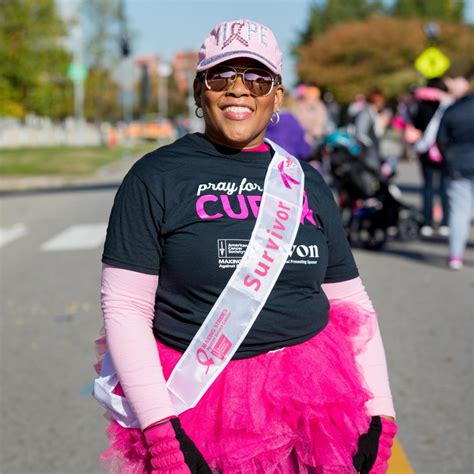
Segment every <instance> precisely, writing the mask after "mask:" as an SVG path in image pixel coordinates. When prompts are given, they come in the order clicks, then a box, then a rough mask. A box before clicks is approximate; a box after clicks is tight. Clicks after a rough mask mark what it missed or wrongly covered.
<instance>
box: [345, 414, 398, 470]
mask: <svg viewBox="0 0 474 474" xmlns="http://www.w3.org/2000/svg"><path fill="white" fill-rule="evenodd" d="M396 434H397V424H396V423H395V421H394V420H393V418H388V417H380V416H373V417H372V421H371V422H370V426H369V430H368V431H367V433H364V434H362V435H360V437H359V442H358V449H357V453H356V454H355V455H354V458H353V463H354V467H355V469H356V470H357V472H360V473H361V474H369V473H371V474H385V473H386V472H387V470H388V460H389V459H390V455H391V453H392V445H393V440H394V438H395V435H396Z"/></svg>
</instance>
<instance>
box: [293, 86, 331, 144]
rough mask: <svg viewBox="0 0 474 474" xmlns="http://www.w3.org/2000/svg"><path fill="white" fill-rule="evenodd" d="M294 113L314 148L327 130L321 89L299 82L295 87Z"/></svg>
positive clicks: (326, 116)
mask: <svg viewBox="0 0 474 474" xmlns="http://www.w3.org/2000/svg"><path fill="white" fill-rule="evenodd" d="M295 92H296V105H295V110H294V113H295V115H296V118H297V119H298V120H299V122H300V123H301V125H302V126H303V128H304V129H305V130H306V132H307V134H308V135H309V137H310V140H311V144H312V146H313V148H315V147H316V146H317V145H318V144H319V143H320V141H321V140H322V138H323V137H324V135H326V133H327V132H328V127H329V116H328V111H327V108H326V105H325V104H324V102H323V101H322V100H321V91H320V89H319V88H318V87H316V86H311V85H306V84H300V85H299V86H298V87H297V88H296V91H295Z"/></svg>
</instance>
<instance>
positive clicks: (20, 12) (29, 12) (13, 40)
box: [0, 0, 72, 118]
mask: <svg viewBox="0 0 474 474" xmlns="http://www.w3.org/2000/svg"><path fill="white" fill-rule="evenodd" d="M65 34H66V28H65V25H64V23H63V22H62V20H61V19H60V18H59V16H58V15H57V12H56V8H55V3H54V0H42V1H35V0H0V115H6V116H15V117H24V116H25V115H26V114H27V113H34V114H37V115H41V116H48V117H52V118H63V117H65V116H67V115H69V114H70V113H71V111H72V100H71V96H72V93H71V84H70V82H69V81H68V79H67V75H66V74H67V67H68V64H69V63H70V54H69V52H68V51H67V49H66V48H65V46H64V38H65Z"/></svg>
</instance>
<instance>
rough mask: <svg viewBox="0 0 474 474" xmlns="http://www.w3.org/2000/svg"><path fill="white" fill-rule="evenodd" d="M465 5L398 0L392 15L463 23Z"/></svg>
mask: <svg viewBox="0 0 474 474" xmlns="http://www.w3.org/2000/svg"><path fill="white" fill-rule="evenodd" d="M464 3H465V2H464V0H396V2H395V4H394V5H393V8H392V13H393V14H394V15H396V16H401V17H411V16H418V17H423V18H427V19H430V20H434V19H439V20H444V21H456V22H461V21H462V20H463V12H464Z"/></svg>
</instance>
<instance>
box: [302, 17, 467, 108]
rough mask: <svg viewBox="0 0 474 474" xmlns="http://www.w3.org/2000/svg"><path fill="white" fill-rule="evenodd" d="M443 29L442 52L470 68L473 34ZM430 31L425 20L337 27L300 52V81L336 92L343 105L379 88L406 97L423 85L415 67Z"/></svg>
mask: <svg viewBox="0 0 474 474" xmlns="http://www.w3.org/2000/svg"><path fill="white" fill-rule="evenodd" d="M437 23H438V26H439V30H440V34H439V38H438V47H439V48H440V49H441V50H442V51H443V52H444V53H445V54H446V55H447V56H448V57H449V58H450V59H451V60H452V61H453V62H455V63H458V64H463V65H465V67H466V68H468V67H469V65H470V64H472V62H473V60H474V54H473V51H474V32H473V30H472V28H470V27H469V26H467V25H464V24H455V23H449V22H442V21H439V22H437ZM424 25H425V20H423V19H419V18H408V19H405V18H403V19H402V18H394V17H385V16H374V17H371V18H370V19H368V20H366V21H363V22H362V21H359V22H356V21H354V22H348V23H345V24H343V25H337V26H335V27H333V28H331V29H329V30H328V31H327V32H326V33H325V34H324V35H323V36H320V37H317V38H315V39H313V40H312V41H311V42H310V43H308V44H305V45H302V46H301V47H300V48H299V50H298V53H299V63H298V73H299V76H300V79H301V80H302V81H304V82H308V83H311V82H313V83H317V84H318V85H320V86H322V87H324V88H326V89H328V90H330V91H331V92H333V93H334V95H335V97H336V99H337V100H339V101H341V102H343V103H348V102H349V101H351V100H352V99H353V97H354V96H355V95H356V94H358V93H364V92H366V91H367V89H369V88H370V87H374V86H377V87H380V88H382V89H383V90H384V91H385V92H386V93H387V94H388V95H389V96H392V97H393V96H396V95H398V94H400V93H403V92H406V91H407V90H408V88H409V87H410V86H411V85H413V84H416V83H417V82H419V81H420V79H421V77H420V75H419V73H418V72H417V71H416V69H415V68H414V61H415V59H416V58H417V56H418V55H419V54H420V53H421V52H422V51H423V50H424V49H425V48H426V46H427V45H428V40H427V38H426V36H425V32H424Z"/></svg>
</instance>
